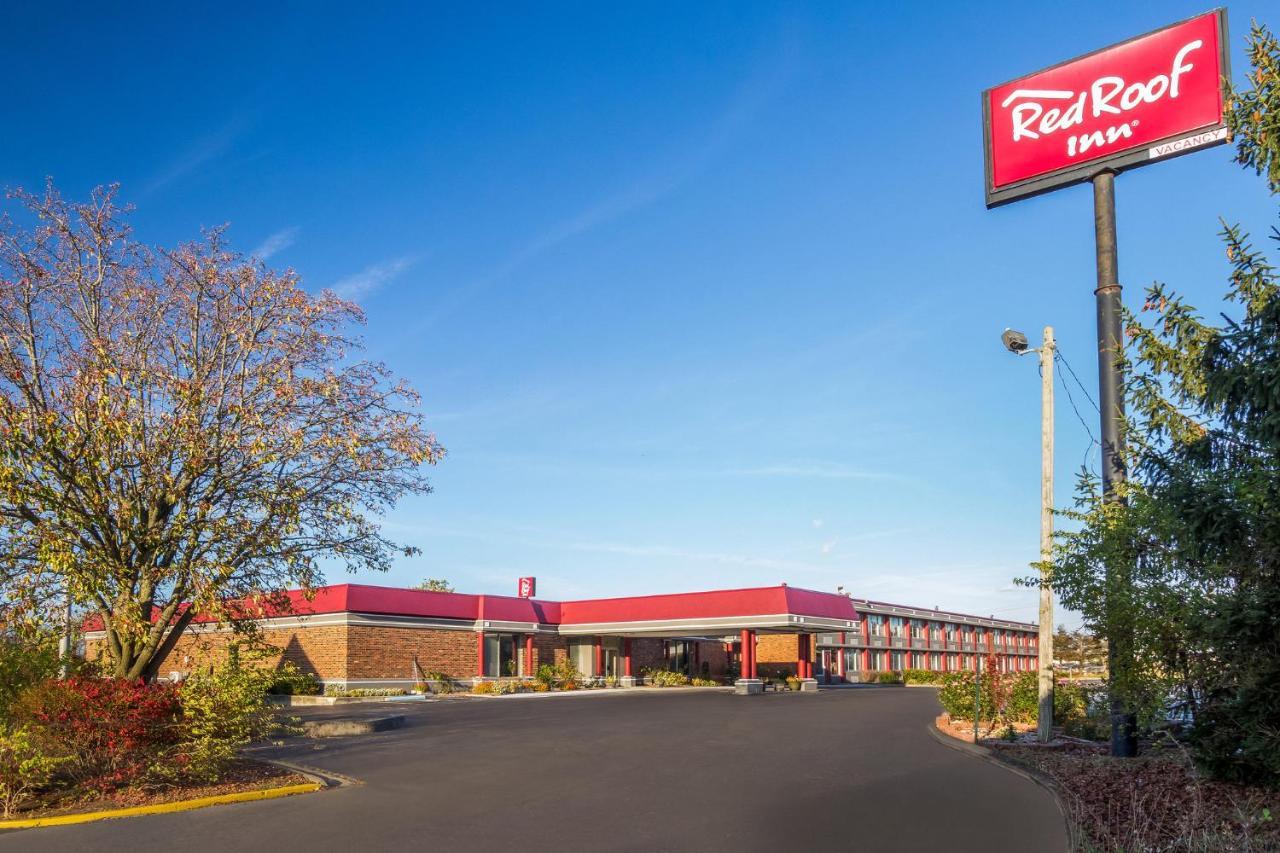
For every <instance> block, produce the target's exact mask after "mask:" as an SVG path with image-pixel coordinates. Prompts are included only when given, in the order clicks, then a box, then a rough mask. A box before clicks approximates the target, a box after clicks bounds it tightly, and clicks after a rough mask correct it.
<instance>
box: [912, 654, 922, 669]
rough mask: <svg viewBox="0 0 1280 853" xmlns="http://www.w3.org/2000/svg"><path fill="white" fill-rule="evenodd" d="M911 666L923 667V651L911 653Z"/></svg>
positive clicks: (915, 667) (913, 667) (914, 667)
mask: <svg viewBox="0 0 1280 853" xmlns="http://www.w3.org/2000/svg"><path fill="white" fill-rule="evenodd" d="M911 668H912V669H924V652H912V653H911Z"/></svg>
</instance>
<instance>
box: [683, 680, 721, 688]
mask: <svg viewBox="0 0 1280 853" xmlns="http://www.w3.org/2000/svg"><path fill="white" fill-rule="evenodd" d="M689 683H690V684H691V685H693V686H694V687H719V686H720V682H718V681H716V680H715V679H714V678H695V679H693V680H692V681H690V682H689Z"/></svg>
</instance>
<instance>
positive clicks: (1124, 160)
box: [982, 9, 1229, 207]
mask: <svg viewBox="0 0 1280 853" xmlns="http://www.w3.org/2000/svg"><path fill="white" fill-rule="evenodd" d="M1226 23H1227V22H1226V11H1225V10H1222V9H1219V10H1217V11H1215V12H1209V13H1208V14H1205V15H1201V16H1199V17H1196V18H1191V19H1189V20H1186V21H1183V22H1181V23H1178V24H1173V25H1171V26H1168V27H1165V28H1164V29H1161V30H1156V31H1155V32H1153V33H1148V34H1147V35H1145V36H1139V37H1138V38H1135V39H1131V40H1129V41H1126V42H1122V43H1120V44H1117V45H1114V46H1112V47H1108V48H1104V49H1103V50H1099V51H1097V52H1095V53H1090V54H1088V55H1087V56H1082V57H1079V58H1077V59H1072V60H1070V61H1068V62H1064V63H1062V64H1061V65H1055V66H1053V67H1052V68H1047V69H1045V70H1044V71H1037V72H1036V73H1034V74H1029V75H1027V76H1026V77H1021V78H1019V79H1017V80H1013V81H1011V82H1009V83H1005V84H1004V85H1001V86H996V87H994V88H992V89H988V90H987V91H986V92H984V93H983V95H982V110H983V118H984V131H985V134H986V155H987V206H988V207H992V206H994V205H997V204H1003V203H1004V202H1008V201H1013V200H1014V199H1018V198H1022V197H1024V196H1028V195H1034V194H1036V193H1040V192H1044V191H1046V190H1050V189H1053V188H1055V187H1059V186H1063V185H1064V184H1069V183H1074V182H1076V181H1079V180H1083V179H1085V178H1088V177H1090V176H1091V175H1093V174H1096V173H1097V172H1098V171H1101V170H1102V169H1115V170H1119V169H1122V168H1130V167H1133V166H1137V165H1141V164H1143V163H1148V162H1151V161H1153V160H1161V159H1164V158H1165V157H1170V156H1173V155H1175V154H1182V153H1185V152H1187V151H1190V150H1194V149H1195V148H1199V147H1203V146H1205V145H1212V144H1215V143H1220V142H1224V141H1226V135H1227V133H1226V127H1225V126H1224V125H1223V89H1224V87H1223V80H1224V78H1225V77H1226V76H1227V75H1228V74H1229V69H1228V65H1227V54H1226V30H1227V26H1226Z"/></svg>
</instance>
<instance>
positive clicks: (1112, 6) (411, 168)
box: [0, 0, 1280, 622]
mask: <svg viewBox="0 0 1280 853" xmlns="http://www.w3.org/2000/svg"><path fill="white" fill-rule="evenodd" d="M264 5H265V4H264ZM620 5H621V4H580V5H571V6H552V5H546V4H527V5H515V4H501V5H499V6H495V7H492V8H491V9H490V10H488V11H484V10H476V9H472V10H466V11H460V9H459V7H457V5H456V4H453V5H452V6H446V5H443V4H441V5H427V4H411V5H404V6H399V7H396V6H390V5H386V6H381V5H380V6H379V7H378V8H377V9H373V10H364V9H362V10H361V11H360V13H359V14H358V15H356V14H353V13H352V9H353V8H354V7H351V6H350V5H336V4H335V5H331V6H325V5H322V4H307V5H305V6H304V5H298V6H294V7H292V8H291V9H289V8H285V7H280V8H279V9H275V10H272V11H263V10H262V9H261V8H258V7H257V6H246V7H244V8H241V9H235V8H233V6H232V5H228V4H221V5H218V6H216V7H209V8H208V9H207V10H206V9H201V10H196V11H192V10H191V9H181V10H180V9H179V8H178V7H173V6H169V5H167V4H153V5H151V6H150V7H136V8H134V7H130V8H129V9H128V10H127V11H125V10H121V9H115V8H112V9H107V8H105V7H103V8H101V9H95V8H92V7H88V6H78V5H68V6H64V7H60V6H58V5H56V4H40V5H36V4H26V8H17V5H16V4H11V5H9V6H7V7H6V8H5V9H4V10H3V11H0V24H3V26H4V29H5V31H6V32H8V33H10V34H11V38H10V39H9V42H8V47H7V51H6V54H5V55H4V56H3V58H0V69H2V70H3V76H4V79H5V80H6V81H8V86H6V89H7V91H6V97H5V99H4V102H3V105H0V115H3V117H4V119H5V121H4V126H5V127H6V130H7V132H6V133H5V134H3V136H0V183H3V184H5V185H7V186H15V185H23V186H27V187H35V186H38V185H39V183H40V182H41V181H42V180H43V178H44V176H45V175H52V176H53V177H54V178H55V180H56V181H57V182H58V184H59V186H60V187H61V188H62V189H63V191H64V192H65V193H66V194H68V195H77V196H83V195H85V194H86V193H87V192H88V191H89V189H90V188H91V187H92V186H94V185H95V184H99V183H108V182H112V181H119V182H121V183H122V184H123V190H122V194H123V196H124V198H125V199H127V200H129V201H131V202H133V203H134V204H135V205H136V206H137V212H136V215H135V217H134V222H135V224H136V226H137V229H138V231H139V233H140V236H142V237H143V238H144V239H147V240H150V241H153V242H160V243H172V242H176V241H178V240H182V239H187V238H190V237H192V236H194V235H196V234H197V233H198V230H199V229H200V228H201V227H204V226H212V225H217V224H221V223H224V222H225V223H230V237H231V240H232V241H233V243H234V244H235V245H236V246H237V247H238V248H240V249H242V250H244V251H246V252H247V251H258V252H259V253H262V254H265V255H269V261H270V263H271V264H273V265H279V266H282V267H283V266H290V267H293V268H295V269H297V270H298V271H299V272H300V273H301V274H302V276H303V277H304V280H305V282H306V284H307V286H308V287H309V288H312V289H316V290H318V289H320V288H322V287H334V288H336V289H337V290H338V291H339V292H341V293H343V294H345V295H348V296H350V297H351V298H354V299H356V300H357V301H359V302H360V303H361V305H362V306H363V307H364V308H365V309H366V311H367V312H368V320H369V322H368V327H367V329H366V330H365V334H366V338H367V341H368V344H369V351H370V353H371V354H372V355H373V356H375V357H377V358H380V359H382V360H385V361H386V362H387V363H388V364H389V365H390V366H391V367H392V368H393V369H394V370H395V371H396V372H397V373H399V374H400V375H402V376H404V377H406V378H407V379H409V380H410V381H411V383H412V384H413V385H414V386H415V387H416V388H417V389H418V390H419V391H420V392H421V393H422V395H423V401H424V410H425V412H426V413H427V414H428V417H429V423H430V425H431V427H432V428H433V429H434V430H435V431H436V433H437V434H438V436H439V437H440V439H441V441H442V442H443V443H444V444H445V445H446V446H447V448H448V449H449V457H448V459H447V460H446V461H445V462H444V463H443V464H442V465H440V466H439V467H438V468H437V469H435V470H434V471H433V472H432V479H433V482H434V485H435V492H434V493H433V494H431V495H429V496H426V497H423V498H420V499H415V500H411V501H406V502H404V503H403V504H402V505H401V506H400V507H399V508H398V509H397V511H396V512H395V513H394V514H393V515H392V516H390V517H389V518H388V519H387V525H386V526H387V529H388V530H389V532H390V533H391V534H392V535H393V536H394V537H397V538H399V539H401V540H402V541H405V542H407V543H411V544H414V545H417V546H419V547H420V548H422V550H423V554H422V556H421V557H418V558H414V559H412V560H401V561H400V562H399V563H397V565H396V567H395V569H393V571H392V572H391V574H390V575H389V576H374V577H360V578H359V579H360V580H364V581H370V582H374V583H411V582H414V581H416V580H418V579H421V578H423V577H428V576H431V577H444V578H447V579H449V580H450V581H451V582H453V583H454V584H455V585H456V586H457V587H458V588H459V589H460V590H463V591H476V592H514V589H515V581H516V578H517V577H519V576H521V575H526V574H531V575H536V576H537V577H538V579H539V593H540V594H541V595H543V596H545V597H550V598H562V597H563V598H568V597H577V596H593V595H611V594H628V593H647V592H663V591H679V590H686V589H700V588H712V587H721V586H726V585H754V584H769V583H777V582H780V581H786V582H788V583H791V584H794V585H800V586H806V587H812V588H817V589H834V588H835V587H836V586H837V585H843V586H844V587H845V588H846V589H848V590H850V591H852V592H853V593H854V594H856V595H865V596H870V597H874V598H879V599H885V600H893V601H902V602H904V603H911V604H917V605H924V606H934V605H937V606H941V607H943V608H953V609H960V610H965V611H969V612H979V613H984V614H985V613H995V614H997V615H1000V616H1005V617H1008V618H1031V617H1033V615H1034V613H1035V598H1036V596H1035V593H1034V592H1033V591H1030V590H1026V589H1021V588H1016V587H1014V586H1013V585H1012V584H1011V579H1012V578H1013V577H1014V576H1018V575H1021V574H1023V573H1024V572H1025V571H1026V566H1027V563H1028V562H1029V561H1031V560H1033V559H1035V556H1036V549H1037V538H1038V498H1039V482H1038V477H1039V434H1038V406H1039V385H1038V380H1037V376H1036V370H1035V365H1034V363H1033V362H1032V360H1031V359H1021V360H1018V359H1015V358H1013V357H1012V356H1010V355H1008V354H1007V353H1005V352H1004V350H1003V349H1002V348H1001V346H1000V344H999V340H998V337H999V333H1000V331H1001V330H1002V329H1003V328H1005V327H1006V326H1013V327H1017V328H1022V329H1025V330H1026V331H1028V332H1029V333H1032V335H1033V337H1034V338H1038V336H1039V329H1040V328H1041V327H1042V326H1043V325H1044V324H1045V323H1052V324H1053V325H1054V326H1055V327H1056V329H1057V335H1058V338H1059V341H1060V345H1061V349H1062V352H1063V353H1064V355H1065V356H1066V358H1067V359H1068V360H1069V361H1070V363H1071V364H1072V365H1073V366H1074V367H1075V369H1076V371H1077V372H1078V373H1079V374H1080V378H1081V379H1082V380H1083V381H1084V382H1085V384H1086V385H1087V386H1089V387H1090V388H1092V387H1093V383H1094V382H1095V381H1096V380H1095V377H1096V367H1095V363H1094V361H1093V354H1092V352H1091V347H1090V340H1091V338H1092V335H1093V331H1094V330H1093V323H1094V314H1093V311H1094V305H1093V296H1092V290H1093V278H1094V269H1093V249H1092V220H1091V200H1090V196H1089V191H1088V189H1087V188H1086V187H1077V188H1070V189H1067V190H1062V191H1059V192H1056V193H1053V194H1051V195H1048V196H1044V197H1041V198H1037V199H1032V200H1029V201H1023V202H1019V203H1018V204H1015V205H1011V206H1009V207H1005V208H1002V209H999V210H996V211H987V210H985V209H984V207H983V204H982V149H981V125H980V113H979V93H980V91H981V90H982V89H983V88H985V87H987V86H990V85H992V84H995V83H998V82H1003V81H1004V80H1007V79H1010V78H1012V77H1015V76H1018V75H1019V74H1022V73H1025V72H1028V71H1031V70H1034V69H1036V68H1040V67H1043V66H1045V65H1048V64H1051V63H1053V62H1057V61H1059V60H1062V59H1065V58H1068V57H1070V56H1073V55H1075V54H1077V53H1081V52H1084V51H1087V50H1091V49H1093V48H1096V47H1100V46H1103V45H1105V44H1109V43H1111V42H1114V41H1117V40H1120V39H1122V38H1126V37H1128V36H1131V35H1136V34H1138V33H1141V32H1145V31H1147V30H1149V29H1153V28H1155V27H1157V26H1160V25H1162V24H1165V23H1168V22H1171V21H1173V20H1177V19H1179V18H1182V17H1187V16H1189V15H1191V14H1195V13H1197V12H1201V11H1204V10H1205V8H1206V7H1205V6H1204V5H1203V4H1201V3H1198V2H1180V0H1179V1H1176V2H1159V3H1132V4H1126V3H1116V2H1108V3H1089V2H1083V3H1072V4H1060V3H1055V4H1043V5H1042V6H1041V5H1038V4H1028V3H1007V4H976V3H970V4H963V5H961V4H956V5H955V6H954V7H953V8H950V9H945V8H942V7H941V4H935V3H921V4H913V5H908V4H869V3H866V4H858V3H844V4H812V5H801V4H776V5H775V4H763V3H751V4H742V3H732V4H731V3H726V4H666V5H662V4H635V5H634V6H633V7H632V8H630V9H625V8H619V7H620ZM1268 12H1270V15H1268ZM1230 13H1231V22H1232V39H1233V46H1234V50H1233V67H1234V68H1235V71H1236V75H1237V79H1239V75H1240V71H1241V69H1243V68H1244V67H1245V61H1244V57H1243V55H1242V51H1241V50H1240V47H1241V45H1242V43H1243V36H1244V35H1245V33H1246V31H1247V26H1248V21H1249V19H1250V18H1251V17H1259V18H1261V19H1263V20H1269V22H1270V23H1271V24H1272V25H1274V26H1280V15H1278V14H1276V10H1275V9H1274V7H1270V8H1269V7H1268V4H1265V3H1262V2H1252V3H1234V4H1232V5H1231V6H1230ZM1117 203H1118V215H1119V223H1120V271H1121V279H1122V281H1123V283H1124V284H1125V285H1126V293H1125V295H1126V300H1127V301H1128V302H1129V304H1130V305H1134V304H1136V303H1137V300H1138V299H1140V293H1141V288H1142V287H1143V286H1145V285H1146V284H1148V283H1149V282H1151V281H1153V280H1157V279H1158V280H1162V281H1166V282H1168V283H1170V284H1171V285H1173V286H1174V287H1175V288H1176V289H1178V290H1181V291H1183V292H1185V293H1187V294H1188V295H1190V296H1191V298H1192V300H1193V301H1194V302H1196V303H1197V304H1199V305H1200V306H1202V307H1203V308H1204V309H1205V310H1206V311H1214V312H1216V311H1217V310H1218V308H1219V299H1220V296H1221V293H1222V290H1223V285H1224V282H1225V271H1226V262H1225V258H1224V256H1223V252H1222V248H1221V245H1220V243H1219V242H1218V239H1217V237H1216V232H1217V230H1218V227H1219V226H1218V222H1217V218H1218V217H1219V216H1224V217H1226V218H1228V219H1230V220H1235V221H1240V222H1243V223H1245V224H1247V225H1249V226H1251V228H1252V230H1253V231H1254V233H1255V234H1257V235H1259V237H1261V235H1262V233H1263V231H1264V230H1265V229H1266V228H1269V227H1270V226H1271V225H1272V224H1273V222H1274V221H1275V220H1274V213H1275V207H1274V204H1273V202H1272V201H1271V200H1269V199H1268V197H1267V195H1266V192H1265V188H1264V186H1263V184H1262V183H1261V181H1259V180H1258V179H1256V178H1254V177H1253V176H1252V175H1250V174H1246V173H1245V172H1243V171H1242V170H1241V169H1239V167H1237V166H1235V165H1234V164H1232V163H1231V161H1230V152H1229V150H1228V149H1227V148H1225V147H1222V148H1217V149H1213V150H1211V151H1207V152H1199V153H1196V154H1193V155H1191V156H1187V157H1183V158H1179V159H1177V160H1173V161H1170V162H1167V163H1164V164H1162V165H1158V166H1155V167H1152V168H1149V169H1143V170H1138V171H1135V172H1131V173H1127V174H1125V175H1123V176H1121V178H1120V179H1119V180H1118V182H1117ZM1077 403H1078V404H1079V405H1080V410H1081V413H1082V414H1084V415H1085V416H1086V419H1087V423H1088V427H1089V429H1091V430H1093V431H1094V432H1095V433H1096V430H1097V426H1096V423H1095V420H1096V414H1094V413H1093V411H1092V409H1091V408H1090V407H1089V406H1088V404H1087V403H1086V402H1084V401H1083V400H1082V399H1080V396H1079V394H1077ZM1057 414H1058V424H1059V433H1058V457H1057V458H1058V465H1059V472H1060V473H1059V483H1058V490H1057V495H1058V500H1059V502H1066V501H1067V500H1069V498H1070V494H1071V491H1070V487H1071V481H1072V474H1073V471H1074V469H1076V468H1077V467H1078V466H1079V465H1080V463H1081V461H1082V460H1083V459H1085V458H1086V450H1087V448H1088V441H1089V438H1088V435H1087V434H1086V431H1085V427H1084V426H1082V425H1081V423H1080V422H1079V421H1078V420H1077V419H1076V416H1075V414H1074V413H1073V411H1072V409H1071V407H1070V404H1069V401H1068V400H1067V398H1066V395H1065V394H1064V393H1063V392H1062V390H1061V388H1060V389H1059V394H1058V413H1057ZM346 577H347V576H345V575H344V574H343V573H342V572H341V570H340V569H335V570H333V571H331V572H330V578H331V579H332V580H335V581H340V580H343V579H344V578H346ZM1064 621H1067V622H1073V620H1072V619H1071V618H1070V617H1069V616H1067V617H1066V618H1065V620H1064Z"/></svg>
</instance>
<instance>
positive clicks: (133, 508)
mask: <svg viewBox="0 0 1280 853" xmlns="http://www.w3.org/2000/svg"><path fill="white" fill-rule="evenodd" d="M10 198H11V199H16V200H17V201H18V202H19V204H20V209H19V210H18V211H16V215H17V216H18V217H19V218H20V219H21V220H22V222H23V223H24V224H21V225H20V224H16V223H15V221H14V220H13V219H12V218H10V217H8V216H6V217H5V218H4V219H3V220H0V583H2V584H3V585H4V586H3V590H2V591H3V593H4V598H5V599H6V603H7V605H8V606H9V607H10V608H14V609H15V610H17V609H20V608H21V607H22V605H23V603H24V602H25V603H26V604H28V605H38V604H39V603H40V601H41V599H42V598H44V597H45V596H47V595H48V593H49V591H51V590H53V589H57V590H63V591H69V592H70V594H71V596H72V597H73V598H74V600H76V601H77V602H78V603H79V604H80V605H81V606H82V607H84V608H86V609H87V610H89V611H90V612H92V613H94V614H96V615H97V616H98V617H99V618H100V619H101V622H102V627H103V629H104V630H105V632H106V652H107V656H108V659H109V661H110V671H111V673H112V674H113V675H115V676H117V677H126V678H137V677H145V676H149V675H152V674H154V671H155V669H156V667H157V666H158V665H159V663H160V662H161V660H162V659H163V658H164V656H165V655H166V654H167V653H168V652H169V651H170V650H171V649H172V648H173V646H174V644H175V643H176V642H177V640H178V638H179V637H180V636H181V635H182V633H183V631H184V630H185V629H186V628H187V626H188V625H189V623H190V621H191V619H192V618H193V616H194V615H195V614H197V613H201V614H209V615H212V616H214V617H216V618H218V619H220V620H226V621H231V622H235V621H236V620H237V619H241V620H243V619H244V618H245V617H248V616H252V615H253V614H254V612H257V611H255V610H254V605H253V604H252V603H251V604H249V605H248V606H246V605H244V604H243V602H245V601H249V602H258V603H261V602H263V601H264V600H270V599H271V598H272V597H273V596H274V597H275V598H276V599H279V598H280V595H279V593H280V592H281V591H282V590H283V589H285V588H287V587H290V586H293V587H302V588H304V589H306V588H309V587H312V586H313V585H315V584H316V583H317V582H319V581H321V580H322V575H321V567H320V563H321V561H322V560H325V559H334V560H336V561H340V562H345V563H346V565H347V567H348V568H349V569H350V570H352V571H355V570H358V569H375V570H382V569H386V568H387V566H388V565H389V562H390V560H391V557H392V555H393V554H394V553H395V552H396V550H397V547H398V546H396V545H395V544H394V543H392V542H391V541H389V540H388V539H387V538H385V537H384V536H383V535H382V533H381V532H380V528H379V526H378V524H377V523H376V520H375V519H376V516H377V515H378V514H380V513H382V512H384V511H385V510H387V509H388V508H390V507H391V506H392V505H393V504H394V503H395V501H396V500H397V499H398V498H400V497H402V496H404V495H407V494H412V493H423V492H427V491H429V486H428V484H427V480H426V478H425V476H424V474H423V469H424V463H434V462H436V461H438V460H439V459H440V458H441V457H442V455H443V452H444V451H443V449H442V448H441V447H440V446H439V445H438V444H437V443H436V440H435V438H434V436H432V435H431V434H429V433H427V432H426V431H425V430H424V428H423V424H422V419H421V416H420V415H419V414H418V413H417V412H416V411H415V409H416V404H417V396H416V395H415V393H414V392H413V391H412V390H411V389H410V388H409V387H408V386H406V385H405V384H403V383H402V382H398V381H396V380H394V378H393V377H392V376H391V374H390V372H389V371H388V370H387V369H386V368H385V367H384V366H383V365H381V364H378V363H373V362H370V361H367V360H361V359H359V358H358V357H357V355H358V352H359V349H360V344H359V340H358V339H357V338H354V337H351V336H349V335H348V334H347V333H346V332H345V331H344V330H345V329H347V328H348V327H349V326H350V325H351V324H353V323H360V322H363V315H362V313H361V312H360V309H359V308H358V307H357V306H356V305H354V304H352V303H351V302H347V301H344V300H341V299H339V298H338V297H337V296H335V295H334V294H332V293H330V292H328V291H325V292H323V293H321V294H320V295H318V296H314V295H311V294H309V293H308V292H307V291H305V290H303V289H302V287H301V286H300V282H299V279H298V276H297V275H296V274H295V273H293V272H292V271H286V272H275V271H272V270H270V269H268V268H266V267H265V265H263V264H262V263H260V262H257V261H254V260H251V259H246V258H244V257H243V256H241V255H238V254H236V253H234V252H232V251H230V250H229V249H228V248H227V246H226V245H225V243H224V240H223V237H222V234H221V232H220V231H213V232H210V233H208V234H206V235H205V236H204V238H203V239H202V240H200V241H198V242H192V243H188V244H185V245H182V246H180V247H178V248H176V249H171V250H169V249H161V248H151V247H148V246H145V245H143V244H141V243H139V242H136V241H135V240H134V239H133V237H132V234H131V231H130V228H129V226H128V224H127V222H126V221H125V216H124V213H125V211H122V210H121V209H120V208H119V207H117V206H116V204H115V189H114V188H111V189H106V190H102V189H100V190H98V191H96V192H95V193H94V194H93V196H92V198H91V200H90V201H89V202H87V203H73V202H69V201H65V200H64V199H62V198H61V197H60V196H59V194H58V193H57V191H56V190H55V189H54V188H53V186H52V185H50V186H49V187H48V188H47V189H46V191H45V193H44V194H43V195H39V196H36V195H31V194H26V193H22V192H17V193H12V194H11V195H10ZM237 601H238V602H242V604H240V605H232V604H230V602H237Z"/></svg>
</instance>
